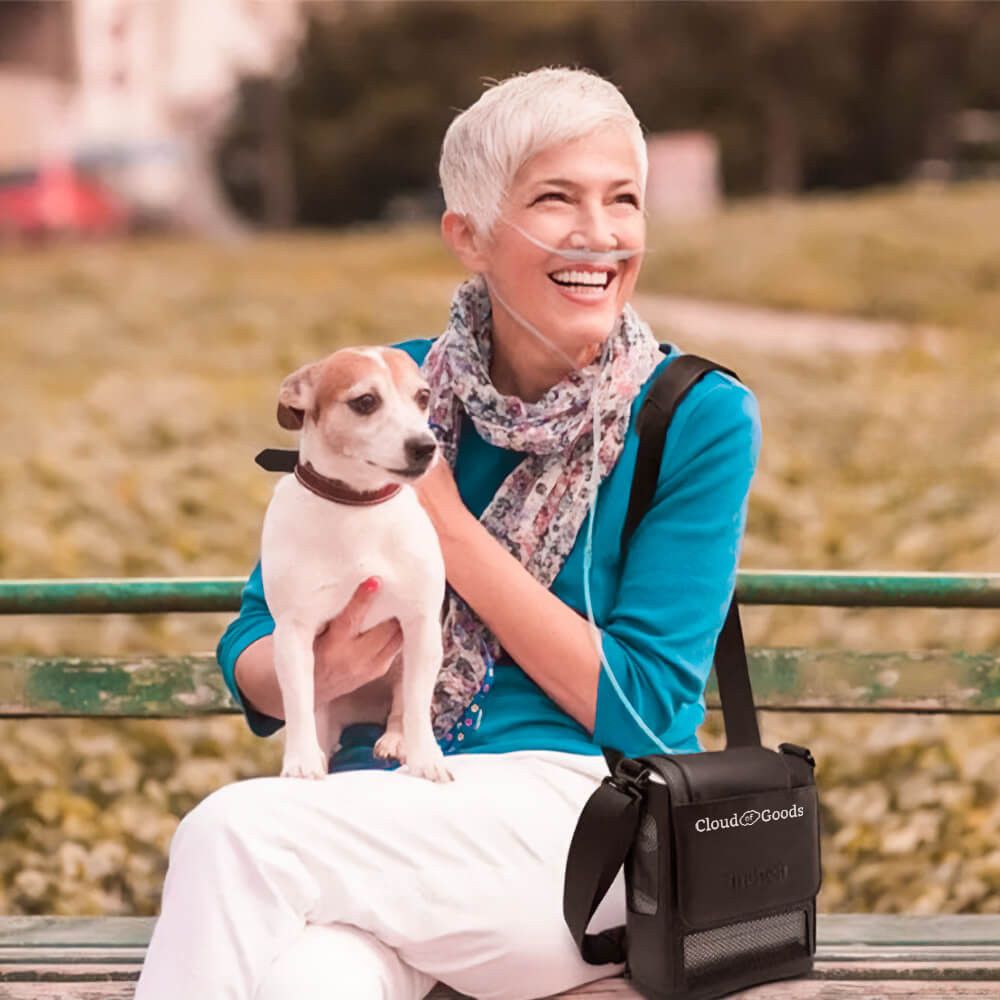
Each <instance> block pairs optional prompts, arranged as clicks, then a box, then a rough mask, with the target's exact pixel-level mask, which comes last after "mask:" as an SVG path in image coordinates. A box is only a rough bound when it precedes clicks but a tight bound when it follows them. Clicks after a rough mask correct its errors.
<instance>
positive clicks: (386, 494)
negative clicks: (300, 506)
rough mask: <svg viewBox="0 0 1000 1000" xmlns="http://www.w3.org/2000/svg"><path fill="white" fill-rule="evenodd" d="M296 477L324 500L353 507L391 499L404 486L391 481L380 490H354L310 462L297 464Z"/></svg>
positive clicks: (366, 505)
mask: <svg viewBox="0 0 1000 1000" xmlns="http://www.w3.org/2000/svg"><path fill="white" fill-rule="evenodd" d="M294 471H295V478H296V479H297V480H298V481H299V482H300V483H301V484H302V485H303V486H304V487H305V488H306V489H307V490H311V491H312V492H313V493H315V494H316V496H318V497H322V498H323V499H324V500H332V501H333V502H334V503H346V504H349V505H350V506H352V507H368V506H371V505H372V504H376V503H385V501H386V500H391V499H392V498H393V497H394V496H395V495H396V494H397V493H398V492H399V491H400V489H402V487H401V486H400V485H399V484H398V483H389V485H388V486H383V487H382V489H380V490H352V489H351V488H350V486H348V485H347V483H342V482H341V481H340V480H339V479H327V477H326V476H321V475H320V474H319V473H318V472H317V471H316V470H315V469H314V468H313V467H312V466H311V465H310V464H309V463H308V462H306V463H305V465H303V464H302V463H301V462H297V463H296V465H295V470H294Z"/></svg>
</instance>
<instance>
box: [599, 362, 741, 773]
mask: <svg viewBox="0 0 1000 1000" xmlns="http://www.w3.org/2000/svg"><path fill="white" fill-rule="evenodd" d="M712 371H719V372H725V374H727V375H731V376H732V377H733V378H735V379H736V380H737V381H739V376H738V375H737V374H736V373H735V372H733V371H731V370H730V369H728V368H724V367H723V366H722V365H720V364H717V363H716V362H714V361H710V360H709V359H708V358H702V357H699V356H698V355H697V354H682V355H680V356H679V357H677V358H674V359H673V361H671V362H670V363H669V364H668V365H666V366H665V367H664V369H663V371H662V372H661V373H660V376H659V378H657V380H656V382H654V383H653V386H652V387H651V388H650V390H649V394H648V395H647V396H646V399H645V401H644V402H643V404H642V408H641V409H640V410H639V416H638V417H637V418H636V430H637V431H638V434H639V449H638V454H637V455H636V461H635V472H634V473H633V475H632V493H631V496H630V497H629V504H628V512H627V513H626V515H625V527H624V528H623V529H622V545H623V547H624V546H625V545H627V544H628V543H629V540H630V539H631V537H632V534H633V533H634V531H635V529H636V528H637V527H638V525H639V522H640V521H641V520H642V518H643V515H645V513H646V511H647V510H648V509H649V505H650V504H651V503H652V501H653V494H654V493H655V491H656V484H657V482H658V480H659V478H660V465H661V464H662V460H663V448H664V446H665V444H666V440H667V431H668V428H669V427H670V421H671V420H672V419H673V416H674V413H675V412H676V410H677V407H678V406H679V405H680V403H681V400H682V399H684V397H685V396H686V395H687V394H688V392H690V391H691V388H692V387H693V386H694V385H695V383H696V382H698V380H699V379H701V378H704V376H705V375H707V374H708V373H709V372H712ZM715 674H716V677H717V679H718V682H719V699H720V701H721V702H722V716H723V720H724V722H725V726H726V745H727V746H730V747H737V746H760V732H759V730H758V728H757V715H756V712H755V711H754V704H753V691H752V689H751V687H750V671H749V669H748V666H747V657H746V649H745V646H744V643H743V630H742V628H741V626H740V613H739V608H738V607H737V604H736V596H735V595H733V598H732V601H731V603H730V605H729V612H728V613H727V615H726V620H725V622H724V623H723V625H722V630H721V632H720V633H719V639H718V642H717V643H716V647H715ZM605 756H608V755H607V753H605ZM620 756H621V755H620V754H617V757H616V760H617V758H619V757H620ZM609 764H610V761H609Z"/></svg>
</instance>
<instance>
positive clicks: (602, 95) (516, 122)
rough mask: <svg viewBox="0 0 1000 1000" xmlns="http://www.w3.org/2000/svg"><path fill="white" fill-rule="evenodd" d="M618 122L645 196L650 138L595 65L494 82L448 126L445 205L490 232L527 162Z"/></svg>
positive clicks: (444, 149)
mask: <svg viewBox="0 0 1000 1000" xmlns="http://www.w3.org/2000/svg"><path fill="white" fill-rule="evenodd" d="M612 124H614V125H620V126H622V127H623V128H624V129H625V132H626V134H627V136H628V138H629V140H630V141H631V143H632V146H633V148H634V150H635V156H636V161H637V162H638V164H639V183H640V188H641V192H642V193H643V199H642V200H643V202H644V201H645V197H644V193H645V189H646V174H647V171H648V158H647V155H646V139H645V136H644V135H643V131H642V125H641V124H640V123H639V119H638V118H636V116H635V112H634V111H633V110H632V108H631V106H630V105H629V103H628V101H626V100H625V97H624V95H623V94H622V92H621V91H620V90H619V89H618V88H617V87H616V86H615V85H614V84H613V83H611V82H610V81H609V80H605V79H604V78H603V77H601V76H598V75H597V74H596V73H593V72H591V71H590V70H586V69H569V68H566V67H544V68H542V69H536V70H533V71H532V72H530V73H519V74H517V75H516V76H511V77H508V78H507V79H506V80H503V81H501V82H499V83H496V84H495V85H494V86H491V87H489V88H488V89H487V90H486V91H485V92H484V93H483V94H482V95H481V96H480V97H479V99H478V100H477V101H476V102H475V104H473V105H472V106H471V107H469V108H466V109H465V111H463V112H462V113H461V114H459V115H458V116H457V117H456V118H455V119H454V120H453V121H452V123H451V124H450V125H449V126H448V131H447V132H445V136H444V142H443V143H442V145H441V159H440V162H439V164H438V174H439V176H440V178H441V188H442V190H443V192H444V201H445V206H446V208H448V209H449V210H451V211H453V212H458V213H459V214H461V215H465V216H467V217H468V218H469V219H470V220H471V221H472V224H473V225H474V226H475V228H476V230H477V231H478V232H480V233H482V234H483V235H485V236H489V234H490V233H492V231H493V226H494V224H495V223H496V221H497V217H498V216H499V214H500V205H501V203H502V201H503V199H504V197H505V196H506V195H507V193H508V190H509V188H510V185H511V183H512V181H513V179H514V175H515V174H516V173H517V172H518V170H519V169H520V168H521V166H522V165H523V164H524V163H525V162H526V161H527V160H529V159H531V157H532V156H534V155H535V154H536V153H540V152H541V151H542V150H544V149H546V148H548V147H549V146H553V145H556V144H557V143H562V142H569V141H572V140H573V139H579V138H582V137H583V136H585V135H589V134H590V133H591V132H593V131H595V130H596V129H599V128H601V127H603V126H606V125H612Z"/></svg>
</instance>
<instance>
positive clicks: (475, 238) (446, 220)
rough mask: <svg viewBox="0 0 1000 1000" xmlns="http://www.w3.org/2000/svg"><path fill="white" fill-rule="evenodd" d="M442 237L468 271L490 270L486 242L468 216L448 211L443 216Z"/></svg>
mask: <svg viewBox="0 0 1000 1000" xmlns="http://www.w3.org/2000/svg"><path fill="white" fill-rule="evenodd" d="M441 237H442V239H443V240H444V241H445V243H446V244H447V245H448V247H449V248H450V249H451V252H452V253H453V254H454V255H455V256H456V257H457V258H458V259H459V260H460V261H461V262H462V264H463V265H465V267H466V269H467V270H469V271H475V272H480V271H486V270H487V269H488V268H489V260H488V258H487V255H486V254H485V253H484V252H483V251H484V246H483V244H484V240H483V238H482V236H480V234H479V233H477V232H476V230H475V228H474V227H473V225H472V223H471V222H470V220H469V219H468V218H467V217H466V216H464V215H460V214H459V213H458V212H452V211H450V210H449V211H446V212H445V213H444V215H442V216H441Z"/></svg>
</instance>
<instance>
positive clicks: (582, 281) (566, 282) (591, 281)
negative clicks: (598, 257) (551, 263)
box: [549, 268, 616, 302]
mask: <svg viewBox="0 0 1000 1000" xmlns="http://www.w3.org/2000/svg"><path fill="white" fill-rule="evenodd" d="M615 277H616V274H615V271H614V269H612V268H599V269H595V268H586V269H583V268H564V269H563V270H561V271H553V272H552V273H551V274H550V275H549V280H550V281H551V282H552V283H553V284H554V285H556V286H557V287H558V288H559V291H560V292H561V293H562V294H563V295H565V296H566V297H567V298H569V299H572V300H573V301H575V302H599V301H601V300H602V299H603V298H604V297H605V295H607V292H608V289H609V288H610V287H611V283H612V282H613V281H614V280H615Z"/></svg>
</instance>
